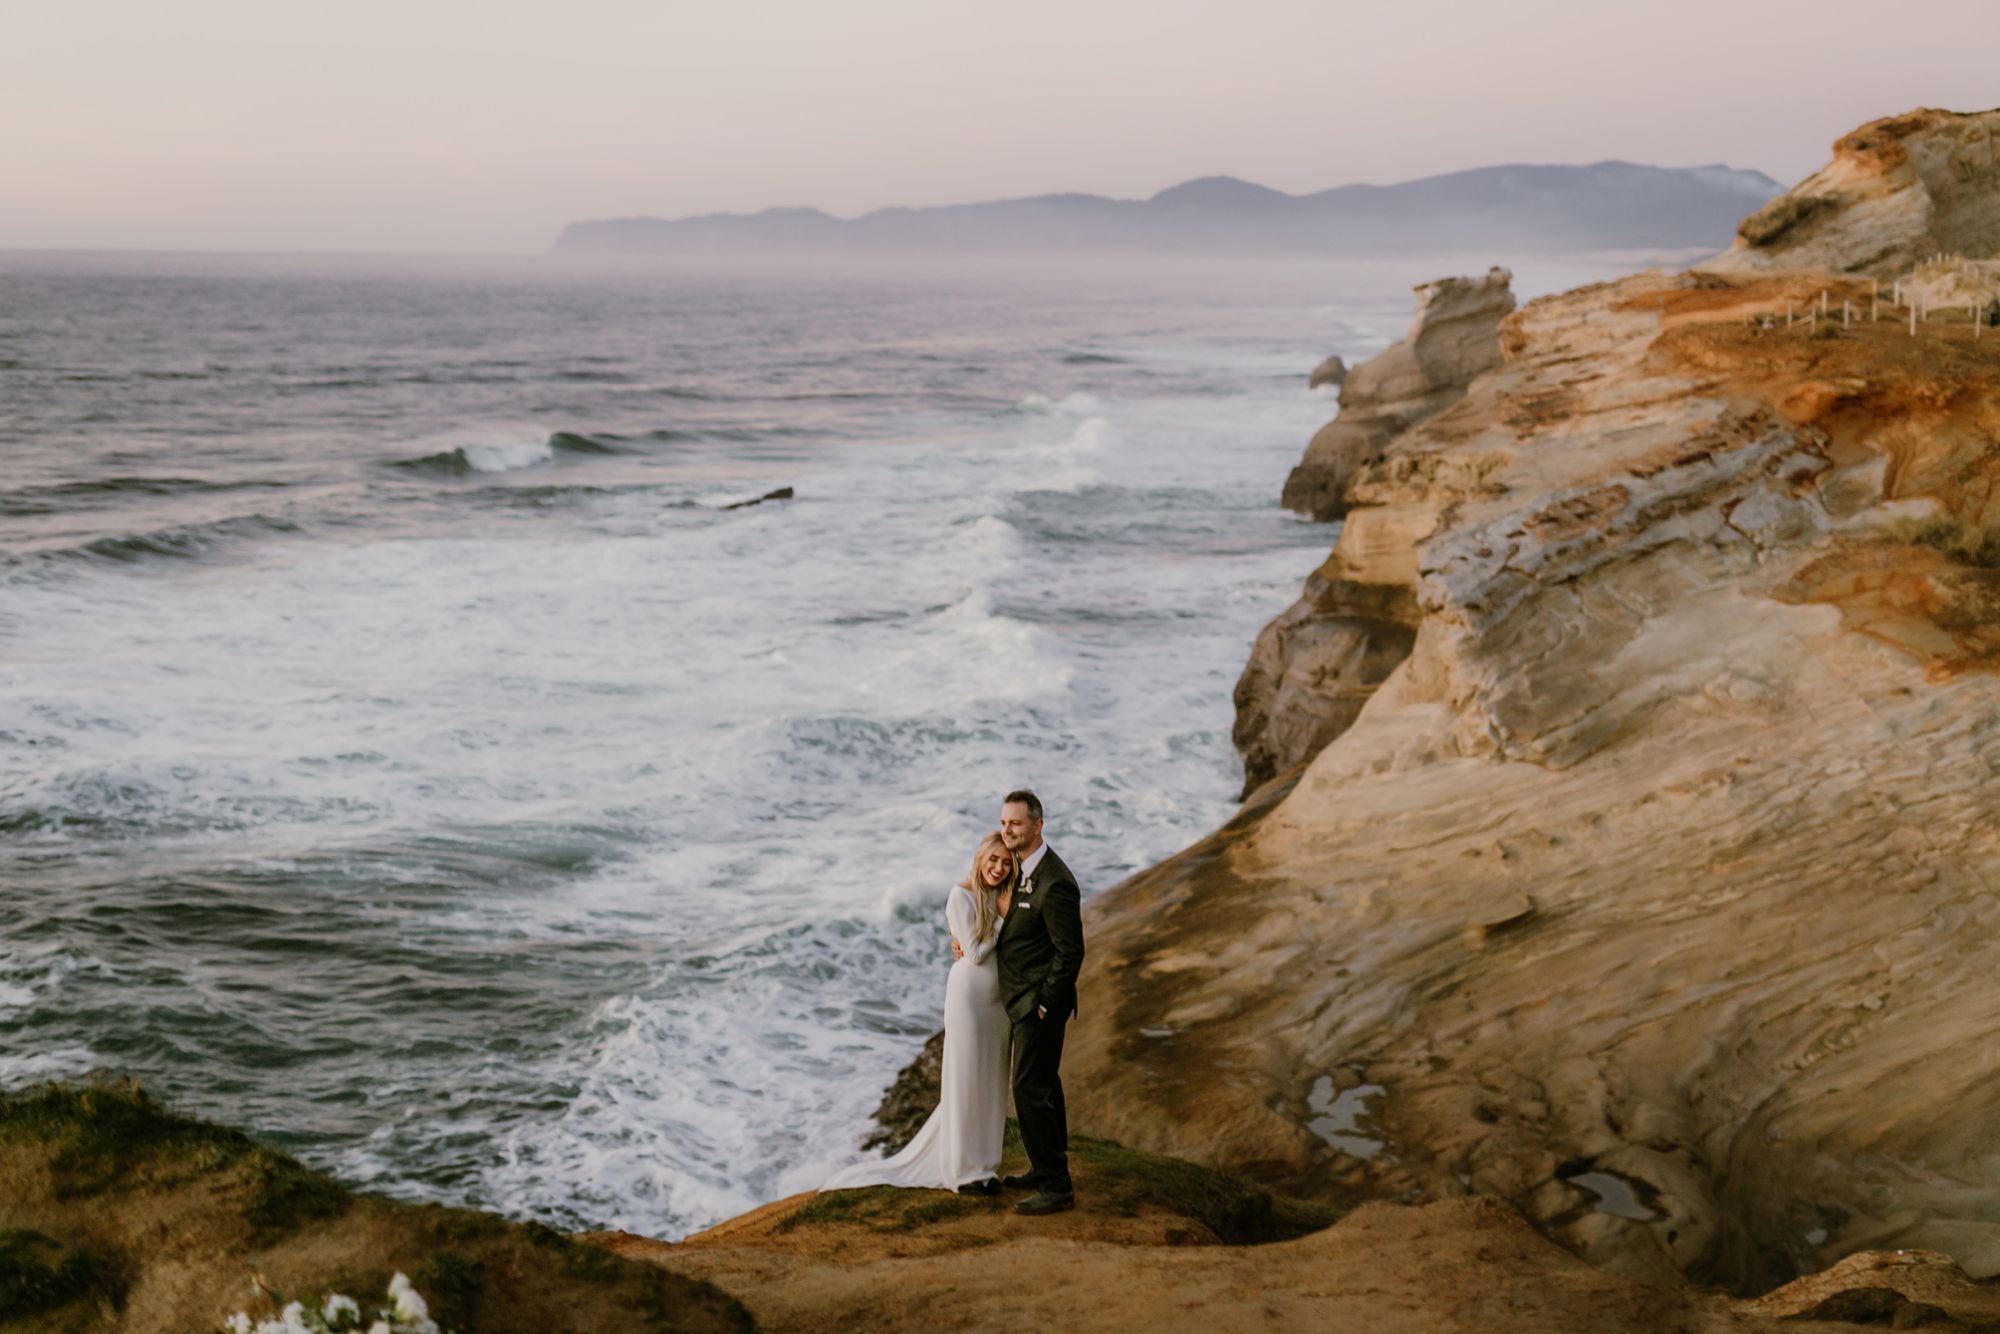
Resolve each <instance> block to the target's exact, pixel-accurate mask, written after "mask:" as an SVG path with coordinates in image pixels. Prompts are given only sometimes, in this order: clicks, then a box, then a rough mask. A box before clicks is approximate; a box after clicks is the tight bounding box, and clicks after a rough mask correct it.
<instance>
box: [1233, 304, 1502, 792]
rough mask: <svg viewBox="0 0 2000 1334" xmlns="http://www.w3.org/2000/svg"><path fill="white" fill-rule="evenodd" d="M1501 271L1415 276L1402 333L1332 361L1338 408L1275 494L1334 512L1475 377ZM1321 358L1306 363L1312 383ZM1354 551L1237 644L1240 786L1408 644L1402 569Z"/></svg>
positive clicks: (1310, 752)
mask: <svg viewBox="0 0 2000 1334" xmlns="http://www.w3.org/2000/svg"><path fill="white" fill-rule="evenodd" d="M1512 277H1513V275H1511V274H1510V273H1508V272H1507V270H1505V269H1497V268H1496V269H1493V270H1492V271H1490V272H1489V273H1488V274H1487V275H1486V276H1485V277H1484V278H1476V279H1475V278H1443V279H1440V280H1438V281H1437V282H1433V283H1426V284H1424V285H1423V286H1421V287H1419V288H1417V289H1416V292H1417V315H1416V319H1415V321H1414V322H1412V324H1411V325H1410V332H1409V333H1408V335H1406V336H1405V337H1404V339H1403V340H1402V341H1401V342H1399V343H1396V344H1393V345H1392V346H1390V347H1389V348H1388V349H1386V350H1385V351H1383V352H1382V353H1381V354H1380V355H1378V356H1376V357H1374V358H1372V359H1370V360H1368V361H1366V362H1364V363H1362V364H1361V365H1360V366H1358V367H1355V368H1354V369H1353V371H1352V372H1345V371H1344V370H1343V374H1344V380H1343V382H1342V384H1341V390H1340V414H1339V415H1338V416H1337V417H1335V418H1334V419H1333V420H1332V421H1330V422H1328V423H1327V424H1326V425H1325V426H1324V427H1322V428H1321V429H1320V431H1319V433H1318V434H1316V435H1314V436H1313V438H1312V442H1311V443H1310V444H1309V445H1307V446H1306V454H1305V458H1304V460H1303V461H1301V462H1300V464H1299V466H1298V467H1296V468H1294V469H1292V474H1291V476H1290V477H1289V478H1287V479H1286V482H1285V490H1284V497H1283V501H1284V504H1285V506H1286V507H1287V508H1289V509H1294V510H1298V511H1300V512H1302V513H1305V514H1309V515H1311V516H1312V517H1314V518H1316V519H1331V518H1337V517H1339V516H1340V515H1343V514H1345V513H1347V511H1348V508H1349V505H1350V500H1349V486H1350V484H1351V483H1352V482H1353V481H1354V479H1355V478H1356V477H1357V476H1358V475H1359V474H1360V473H1361V471H1362V470H1363V469H1364V468H1365V467H1367V466H1368V465H1369V464H1371V463H1374V462H1376V461H1378V460H1379V459H1380V458H1381V457H1382V452H1383V450H1384V449H1385V448H1386V447H1387V446H1388V445H1389V443H1390V442H1391V441H1393V440H1395V439H1396V438H1397V437H1398V436H1400V435H1401V434H1402V433H1404V432H1405V431H1408V430H1409V429H1410V428H1411V427H1413V426H1415V425H1416V424H1418V423H1419V422H1423V421H1426V420H1428V419H1429V418H1431V417H1434V416H1436V415H1437V414H1438V413H1440V412H1443V411H1444V410H1445V409H1447V408H1449V407H1450V406H1451V405H1452V404H1454V403H1456V402H1457V401H1458V400H1459V399H1460V398H1462V397H1463V396H1464V394H1465V390H1466V386H1467V385H1468V384H1470V383H1471V382H1472V380H1473V379H1474V378H1475V377H1477V376H1478V375H1480V374H1481V373H1482V372H1485V371H1488V370H1491V369H1492V368H1493V367H1495V366H1497V365H1499V364H1500V321H1501V320H1502V319H1504V318H1505V317H1506V316H1507V315H1508V314H1509V313H1510V312H1511V311H1512V310H1513V309H1514V294H1513V291H1512V290H1511V289H1510V287H1509V284H1510V283H1511V281H1512ZM1335 360H1338V359H1337V358H1336V359H1335ZM1325 369H1326V367H1325V366H1322V367H1321V368H1320V370H1319V371H1315V372H1314V381H1315V383H1319V382H1321V381H1320V376H1321V373H1322V372H1323V371H1325ZM1363 522H1364V525H1366V524H1372V523H1373V522H1374V520H1373V519H1372V518H1371V519H1367V520H1364V521H1363ZM1360 540H1361V539H1359V538H1357V542H1359V541H1360ZM1389 541H1390V542H1391V544H1392V552H1393V550H1400V549H1402V547H1403V546H1406V545H1407V543H1405V542H1403V541H1402V539H1401V538H1400V537H1397V536H1395V535H1391V536H1390V537H1389ZM1359 551H1360V547H1359V546H1353V547H1350V548H1349V549H1348V550H1347V551H1346V552H1345V553H1343V552H1342V551H1340V550H1336V551H1335V552H1334V554H1333V556H1332V557H1331V558H1330V559H1329V560H1328V561H1327V562H1326V564H1325V566H1323V567H1322V568H1321V569H1320V570H1319V571H1317V572H1316V573H1315V574H1314V575H1313V576H1312V577H1311V578H1310V579H1308V580H1307V581H1306V588H1305V593H1304V595H1303V596H1301V597H1300V599H1299V601H1298V602H1297V603H1296V604H1294V605H1293V606H1292V607H1291V609H1290V610H1288V611H1287V612H1286V613H1285V614H1284V615H1282V616H1280V617H1279V618H1278V619H1277V620H1275V621H1273V622H1271V624H1269V625H1268V626H1266V627H1265V628H1264V631H1263V633H1262V634H1260V635H1259V636H1258V637H1257V643H1256V646H1255V647H1254V648H1253V649H1252V650H1251V654H1250V662H1249V665H1248V666H1247V667H1245V668H1244V671H1243V676H1242V679H1241V680H1239V681H1238V682H1237V684H1236V727H1235V740H1236V748H1237V750H1238V751H1239V752H1241V754H1242V756H1243V790H1244V794H1245V795H1246V796H1247V795H1249V793H1250V792H1252V791H1253V790H1255V789H1256V788H1257V787H1258V786H1260V785H1261V784H1263V783H1265V782H1267V781H1269V780H1270V779H1271V778H1272V777H1273V776H1274V775H1275V774H1277V773H1278V772H1279V771H1281V770H1284V769H1288V768H1290V767H1292V766H1293V765H1296V764H1300V763H1302V762H1304V761H1305V760H1308V759H1311V758H1312V757H1313V756H1314V755H1315V754H1317V753H1318V752H1319V749H1320V747H1322V746H1324V745H1325V744H1326V743H1327V742H1329V741H1331V740H1332V739H1333V738H1334V737H1336V736H1339V735H1340V734H1341V733H1342V732H1344V731H1346V730H1347V728H1348V726H1349V725H1350V724H1351V723H1353V721H1354V718H1355V715H1356V713H1358V712H1359V711H1360V708H1361V705H1362V704H1363V703H1364V702H1365V701H1366V700H1367V698H1368V696H1369V695H1370V694H1372V693H1373V692H1374V690H1375V688H1376V687H1377V686H1379V685H1381V684H1382V681H1383V680H1384V679H1385V678H1386V677H1387V676H1388V674H1389V673H1390V672H1391V671H1392V670H1394V668H1395V667H1396V665H1397V664H1398V663H1400V662H1401V661H1402V660H1403V659H1404V658H1405V657H1406V656H1408V654H1409V651H1410V644H1411V641H1412V638H1413V637H1414V634H1415V627H1416V623H1417V612H1416V606H1415V604H1414V603H1413V602H1412V601H1411V599H1410V597H1409V595H1408V594H1409V585H1408V581H1407V580H1404V579H1392V580H1388V581H1382V580H1376V579H1373V578H1371V577H1370V575H1369V574H1368V571H1367V570H1366V569H1362V568H1358V567H1357V566H1356V565H1355V556H1356V554H1357V553H1358V552H1359Z"/></svg>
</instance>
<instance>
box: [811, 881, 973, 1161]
mask: <svg viewBox="0 0 2000 1334" xmlns="http://www.w3.org/2000/svg"><path fill="white" fill-rule="evenodd" d="M972 913H973V903H972V892H971V891H970V890H968V889H966V888H965V887H964V886H963V885H953V886H952V887H951V893H950V895H949V896H948V897H947V898H946V899H945V909H944V917H945V922H946V924H947V925H948V926H950V927H951V936H952V939H953V940H956V941H957V942H958V943H959V944H960V945H961V946H962V947H963V948H964V950H965V957H964V958H962V959H960V960H958V962H956V963H954V964H953V965H952V966H951V973H950V975H949V976H948V977H947V978H946V979H945V984H944V1063H943V1069H942V1070H941V1071H940V1073H939V1079H938V1084H939V1093H940V1096H939V1098H938V1105H937V1110H936V1111H934V1112H932V1113H931V1115H930V1119H929V1120H928V1121H925V1122H924V1124H923V1129H921V1130H919V1131H917V1137H916V1138H915V1139H913V1140H911V1141H910V1142H909V1143H908V1144H907V1145H905V1146H904V1147H903V1151H902V1152H901V1153H898V1154H896V1155H895V1156H894V1157H892V1158H880V1159H876V1160H874V1161H871V1162H864V1163H856V1164H855V1165H854V1166H852V1167H850V1168H847V1169H846V1170H844V1171H841V1172H836V1173H835V1174H834V1175H833V1176H832V1178H830V1179H829V1180H828V1181H827V1183H826V1184H825V1185H824V1186H821V1187H820V1189H821V1190H852V1189H854V1188H855V1187H857V1186H921V1187H930V1188H933V1189H937V1190H956V1189H958V1187H960V1186H963V1185H966V1184H967V1183H969V1182H973V1181H984V1180H986V1179H987V1178H988V1177H994V1176H998V1175H999V1174H1000V1136H1001V1132H1002V1130H1003V1129H1004V1127H1005V1125H1006V1120H1007V1033H1008V1024H1007V1012H1006V1011H1005V1010H1004V1009H1002V1008H1001V1006H1000V969H999V965H998V964H997V963H996V962H995V961H994V959H993V946H994V943H995V942H997V941H998V940H999V939H1000V925H999V923H997V922H996V923H995V924H994V927H993V935H992V936H991V938H989V939H987V940H984V941H980V942H976V943H975V942H974V941H973V939H972Z"/></svg>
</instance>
